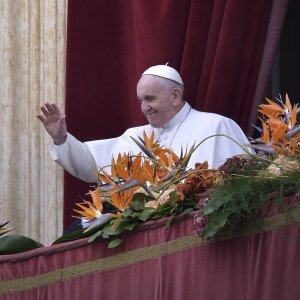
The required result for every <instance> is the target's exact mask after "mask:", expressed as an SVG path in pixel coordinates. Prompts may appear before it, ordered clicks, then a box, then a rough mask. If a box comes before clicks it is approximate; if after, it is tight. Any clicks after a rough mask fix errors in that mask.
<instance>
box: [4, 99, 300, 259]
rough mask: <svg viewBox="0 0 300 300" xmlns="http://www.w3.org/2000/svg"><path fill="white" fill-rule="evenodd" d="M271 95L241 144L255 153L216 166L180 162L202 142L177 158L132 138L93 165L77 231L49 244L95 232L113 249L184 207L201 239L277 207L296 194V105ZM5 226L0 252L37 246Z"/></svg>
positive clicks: (299, 135) (299, 162)
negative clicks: (252, 135)
mask: <svg viewBox="0 0 300 300" xmlns="http://www.w3.org/2000/svg"><path fill="white" fill-rule="evenodd" d="M275 100H276V101H275ZM275 100H274V101H273V100H270V99H266V101H267V104H261V105H260V107H259V110H258V111H259V113H260V117H259V120H260V122H261V127H256V129H257V130H258V131H259V133H260V137H259V138H258V139H253V140H251V143H250V144H249V145H244V146H247V147H251V148H253V149H255V150H256V151H257V152H258V153H257V154H255V155H254V154H252V153H250V152H248V154H247V155H240V156H235V157H232V158H229V159H228V160H227V161H226V162H225V163H224V164H223V165H222V166H220V167H219V168H217V169H209V166H208V163H207V162H201V163H197V164H196V165H195V168H194V169H187V168H186V166H187V164H188V162H189V159H190V157H191V155H192V154H193V152H194V150H195V149H196V148H197V147H198V146H199V145H200V144H201V143H202V142H203V141H202V142H200V143H199V144H198V145H193V146H192V147H191V149H189V150H185V151H183V150H182V151H181V154H180V156H178V155H177V154H175V153H174V152H173V151H171V150H170V149H166V148H163V147H161V146H160V145H159V142H158V141H155V140H154V133H152V134H151V136H150V137H148V136H147V135H146V134H145V133H144V136H143V138H139V140H136V139H133V141H134V142H135V143H136V144H137V145H138V146H139V147H140V149H141V151H140V153H138V154H137V155H131V154H129V153H127V154H126V153H124V154H121V153H120V154H119V155H118V157H117V158H115V159H112V161H111V164H110V165H109V166H107V167H106V168H102V169H101V170H99V173H98V174H97V178H98V183H97V185H96V187H95V188H94V189H93V190H91V191H89V193H88V194H89V196H90V197H91V200H90V201H89V200H84V201H83V203H78V204H77V205H76V208H75V209H74V212H75V213H76V216H75V217H76V218H80V220H81V221H82V222H83V223H84V227H85V229H84V230H78V231H75V232H72V233H69V234H65V235H63V236H62V237H60V238H59V239H57V240H56V241H55V242H54V243H53V244H57V243H60V242H65V241H69V240H74V239H78V238H82V237H89V241H90V242H92V241H94V240H95V239H96V238H97V237H101V238H102V239H108V240H109V241H110V242H109V245H108V246H109V247H116V246H117V245H119V244H120V243H121V242H122V240H123V239H124V236H125V235H124V234H123V233H124V232H126V231H132V230H135V229H136V228H137V226H138V225H139V224H141V223H143V222H145V221H148V220H156V219H160V218H164V217H169V216H175V215H183V214H190V213H193V217H194V233H195V234H196V235H198V236H200V237H202V238H204V239H208V238H211V237H213V236H215V235H217V234H218V233H219V232H221V231H222V230H224V229H226V228H227V229H228V228H229V230H230V229H233V228H234V226H235V225H236V224H238V223H239V222H241V221H248V220H249V219H250V218H253V217H255V215H256V214H258V213H260V212H261V211H262V210H263V209H264V208H265V207H266V205H267V204H268V203H272V202H275V203H277V204H279V205H284V204H285V202H284V199H285V197H286V196H290V195H299V194H300V122H299V118H298V117H299V116H298V115H299V112H300V108H299V104H296V105H291V102H290V100H289V97H288V96H287V95H286V98H285V102H284V101H283V100H282V98H281V97H279V98H276V99H275ZM216 136H224V135H222V134H218V135H216ZM228 138H229V139H231V138H230V137H228ZM244 146H243V145H241V147H242V148H243V149H246V148H244ZM107 168H109V171H107ZM107 205H108V206H109V209H107ZM104 207H106V208H105V209H104ZM167 220H168V221H167V222H169V223H170V222H172V218H167ZM169 223H168V224H167V225H169ZM7 224H8V222H5V223H2V224H0V236H1V238H0V254H9V253H19V252H23V251H27V250H32V249H35V248H39V247H41V246H42V245H41V244H40V243H38V242H36V241H34V240H32V239H29V238H27V237H24V236H20V235H6V236H4V237H2V236H3V235H4V234H6V233H7V232H9V231H11V230H12V229H13V228H6V227H5V226H6V225H7Z"/></svg>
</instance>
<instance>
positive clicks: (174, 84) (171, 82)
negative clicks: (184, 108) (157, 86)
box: [158, 77, 184, 100]
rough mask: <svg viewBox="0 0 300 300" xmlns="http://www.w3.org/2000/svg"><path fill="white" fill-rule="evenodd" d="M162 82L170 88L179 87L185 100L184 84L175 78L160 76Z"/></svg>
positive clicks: (181, 96)
mask: <svg viewBox="0 0 300 300" xmlns="http://www.w3.org/2000/svg"><path fill="white" fill-rule="evenodd" d="M158 78H159V81H160V82H161V84H162V85H163V86H164V87H165V88H167V89H168V90H170V91H171V90H173V89H178V90H179V91H180V98H181V100H183V97H184V86H183V85H182V84H180V83H178V82H176V81H174V80H171V79H167V78H164V77H158Z"/></svg>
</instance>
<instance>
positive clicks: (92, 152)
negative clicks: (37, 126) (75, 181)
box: [51, 103, 253, 182]
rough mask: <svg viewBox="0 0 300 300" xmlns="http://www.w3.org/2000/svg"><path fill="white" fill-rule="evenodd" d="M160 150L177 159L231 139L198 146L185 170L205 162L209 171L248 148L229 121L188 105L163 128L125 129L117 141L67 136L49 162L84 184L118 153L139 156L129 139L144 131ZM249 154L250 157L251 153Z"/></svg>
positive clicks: (246, 142) (246, 141) (139, 135)
mask: <svg viewBox="0 0 300 300" xmlns="http://www.w3.org/2000/svg"><path fill="white" fill-rule="evenodd" d="M153 130H154V132H155V138H156V139H158V141H159V144H160V145H161V146H165V147H167V148H170V149H172V150H173V151H174V152H175V153H176V154H177V155H178V156H180V153H181V149H183V151H185V149H186V148H188V149H189V148H190V147H191V146H192V145H194V144H195V145H198V144H199V143H200V142H202V141H204V140H205V139H206V138H208V137H210V136H213V135H216V134H224V135H227V136H229V137H230V138H232V139H233V140H234V141H235V142H234V141H232V140H231V139H229V138H227V137H223V136H217V137H211V138H208V139H207V140H205V141H204V142H203V143H201V144H200V145H199V146H198V147H197V149H196V150H195V152H194V153H193V155H192V157H191V159H190V161H189V164H188V168H194V167H195V163H197V162H204V161H208V165H209V168H216V167H218V166H220V165H222V164H223V163H224V162H225V160H226V159H227V158H230V157H232V156H235V155H239V154H246V153H245V151H244V150H243V149H242V148H241V147H240V146H239V145H238V144H237V143H239V144H240V145H242V146H243V145H245V144H249V141H248V139H247V138H246V136H245V135H244V133H243V131H242V130H241V128H240V127H239V126H238V125H237V124H236V123H235V122H234V121H233V120H231V119H229V118H226V117H223V116H220V115H217V114H213V113H205V112H200V111H197V110H195V109H192V108H191V106H190V105H189V104H188V103H185V105H184V106H183V108H182V109H181V110H180V111H179V112H178V113H177V114H176V115H175V116H174V117H173V118H172V119H171V120H170V121H169V122H168V123H167V124H166V125H165V126H164V127H162V128H153V127H152V126H151V125H149V124H148V125H144V126H139V127H134V128H129V129H127V130H126V131H125V132H124V134H122V135H121V136H120V137H117V138H111V139H104V140H97V141H90V142H85V143H82V142H80V141H78V140H77V139H76V138H75V137H74V136H72V135H71V134H69V133H68V136H67V140H66V142H65V143H64V144H62V145H54V144H53V145H52V147H51V155H52V158H53V159H54V160H55V161H56V162H57V163H58V164H60V165H61V166H62V167H63V168H64V169H65V170H66V171H67V172H69V173H70V174H71V175H73V176H75V177H77V178H79V179H82V180H84V181H87V182H93V181H96V173H97V171H98V170H99V168H103V167H105V166H108V165H109V164H110V163H111V159H112V157H114V158H117V156H118V154H119V153H121V154H123V153H124V152H125V153H129V152H130V153H132V154H138V153H139V152H141V149H140V148H139V147H138V146H137V145H136V144H135V142H134V141H133V140H132V139H131V137H134V138H135V139H138V137H141V138H143V132H144V131H145V132H146V134H147V136H148V137H150V135H151V133H152V131H153ZM248 150H249V151H250V152H251V153H253V151H252V150H251V149H249V148H248Z"/></svg>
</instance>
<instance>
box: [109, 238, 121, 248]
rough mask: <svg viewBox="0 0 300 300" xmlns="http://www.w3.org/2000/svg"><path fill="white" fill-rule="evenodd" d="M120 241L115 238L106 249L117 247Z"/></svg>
mask: <svg viewBox="0 0 300 300" xmlns="http://www.w3.org/2000/svg"><path fill="white" fill-rule="evenodd" d="M122 241H123V240H122V239H120V238H115V239H113V240H111V241H110V242H109V244H108V248H115V247H117V246H119V245H120V244H121V243H122Z"/></svg>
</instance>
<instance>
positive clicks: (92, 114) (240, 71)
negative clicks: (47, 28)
mask: <svg viewBox="0 0 300 300" xmlns="http://www.w3.org/2000/svg"><path fill="white" fill-rule="evenodd" d="M272 2H273V1H272V0H264V1H261V0H243V1H240V0H215V1H206V0H178V1H174V0H151V1H148V0H139V1H135V0H126V1H124V0H115V1H104V0H101V1H100V0H89V1H84V0H69V2H68V30H67V33H68V39H67V78H66V115H67V124H68V129H69V131H70V132H71V133H73V134H74V135H75V136H76V137H77V138H78V139H79V140H82V141H86V140H94V139H101V138H109V137H115V136H118V135H120V134H121V133H123V132H124V131H125V129H126V128H128V127H132V126H136V125H140V124H144V123H145V122H146V120H145V119H144V117H143V116H142V114H141V112H140V108H139V103H138V101H137V97H136V90H135V89H136V83H137V81H138V79H139V77H140V76H141V73H142V72H143V71H144V70H145V69H146V68H147V67H149V66H151V65H156V64H165V63H167V62H168V63H169V64H170V66H172V67H175V68H176V69H177V70H178V71H179V72H180V73H181V75H182V78H183V80H184V82H185V87H186V99H187V100H188V101H189V102H190V104H191V105H192V106H193V107H195V108H197V109H199V110H204V111H210V112H215V113H220V114H223V115H226V116H228V117H231V118H233V119H234V120H235V121H237V122H238V123H239V125H240V126H241V127H242V128H243V129H246V128H247V127H248V121H249V116H250V114H249V112H250V111H251V104H252V101H253V96H254V93H255V87H256V81H257V76H258V72H259V67H260V62H261V57H262V53H263V49H264V44H265V39H266V32H267V27H268V23H269V16H270V12H271V8H272ZM120 151H122V149H120ZM88 187H89V185H88V184H84V183H82V182H80V181H79V180H77V179H74V178H73V177H71V176H69V175H66V176H65V196H64V197H65V208H64V222H65V224H64V225H65V227H66V226H68V225H69V224H70V223H71V222H72V220H71V218H70V216H71V214H72V209H73V208H74V203H75V202H80V201H81V197H82V196H84V195H85V193H86V192H87V191H88Z"/></svg>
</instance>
